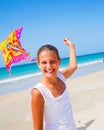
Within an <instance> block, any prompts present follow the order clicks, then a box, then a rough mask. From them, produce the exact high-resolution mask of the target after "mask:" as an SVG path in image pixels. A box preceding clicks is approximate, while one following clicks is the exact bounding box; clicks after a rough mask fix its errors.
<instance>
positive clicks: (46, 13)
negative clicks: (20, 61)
mask: <svg viewBox="0 0 104 130" xmlns="http://www.w3.org/2000/svg"><path fill="white" fill-rule="evenodd" d="M21 26H23V27H24V28H23V31H22V34H21V39H20V41H21V43H22V45H23V47H24V48H25V49H26V50H27V51H28V52H29V53H30V54H31V58H33V57H35V56H36V53H37V50H38V49H39V47H40V46H41V45H44V44H52V45H54V46H56V47H57V48H58V49H59V53H60V56H61V57H68V55H69V51H68V47H66V46H65V45H64V44H63V39H64V38H65V37H69V38H70V39H71V40H72V41H73V42H74V43H75V45H76V53H77V55H83V54H88V53H96V52H104V1H103V0H0V42H2V41H3V40H4V39H5V38H6V37H7V36H8V35H9V34H10V33H11V32H12V31H13V30H14V29H16V28H18V27H21ZM1 66H4V61H3V57H2V54H1V52H0V67H1Z"/></svg>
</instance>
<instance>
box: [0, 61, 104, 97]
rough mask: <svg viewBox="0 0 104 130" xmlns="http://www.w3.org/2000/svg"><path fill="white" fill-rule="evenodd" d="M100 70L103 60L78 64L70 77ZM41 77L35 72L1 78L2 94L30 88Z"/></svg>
mask: <svg viewBox="0 0 104 130" xmlns="http://www.w3.org/2000/svg"><path fill="white" fill-rule="evenodd" d="M100 70H104V63H103V62H99V63H98V62H97V63H95V64H89V65H85V66H78V69H77V70H76V72H75V73H74V74H73V75H72V76H71V77H70V79H74V78H77V77H81V76H84V75H88V74H91V73H93V72H98V71H100ZM41 77H42V73H35V74H29V75H23V76H17V77H11V78H7V79H5V80H0V95H4V94H8V93H13V92H18V91H22V90H26V89H29V88H30V87H32V86H34V85H35V84H36V83H38V82H39V81H40V79H41Z"/></svg>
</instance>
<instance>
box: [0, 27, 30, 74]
mask: <svg viewBox="0 0 104 130" xmlns="http://www.w3.org/2000/svg"><path fill="white" fill-rule="evenodd" d="M22 29H23V28H22V27H20V28H18V29H16V30H14V31H13V32H12V33H11V34H10V35H9V36H8V37H7V38H6V39H4V41H3V42H2V43H1V44H0V50H1V52H2V55H3V57H4V62H5V65H6V68H7V70H8V72H9V73H10V70H11V66H12V65H13V64H14V63H17V62H21V61H23V60H27V59H29V58H30V54H29V53H28V52H27V51H26V50H25V49H24V48H23V47H22V45H21V43H20V35H21V31H22Z"/></svg>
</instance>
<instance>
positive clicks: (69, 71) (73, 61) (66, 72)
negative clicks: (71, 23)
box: [61, 38, 77, 78]
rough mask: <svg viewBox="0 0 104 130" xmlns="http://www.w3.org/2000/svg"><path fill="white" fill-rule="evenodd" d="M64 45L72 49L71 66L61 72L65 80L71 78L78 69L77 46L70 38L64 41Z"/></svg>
mask: <svg viewBox="0 0 104 130" xmlns="http://www.w3.org/2000/svg"><path fill="white" fill-rule="evenodd" d="M64 43H65V44H66V45H67V46H69V48H70V63H69V66H68V67H66V68H65V69H63V70H62V71H61V72H62V73H63V75H64V77H65V78H69V77H70V76H71V75H72V74H73V73H74V71H75V70H76V69H77V62H76V51H75V45H74V44H73V43H72V42H71V41H70V40H69V39H68V38H65V39H64Z"/></svg>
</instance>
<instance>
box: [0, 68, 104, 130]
mask: <svg viewBox="0 0 104 130" xmlns="http://www.w3.org/2000/svg"><path fill="white" fill-rule="evenodd" d="M27 82H28V80H27ZM17 84H18V83H17ZM17 84H15V85H17ZM67 85H68V86H69V91H70V99H71V104H72V108H73V114H74V118H75V122H76V126H77V129H78V130H104V123H103V121H104V70H102V71H98V72H95V73H91V74H88V75H85V76H82V77H77V78H73V79H68V80H67ZM0 130H33V124H32V115H31V104H30V95H29V89H27V90H23V91H21V92H14V93H10V94H5V95H0Z"/></svg>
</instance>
